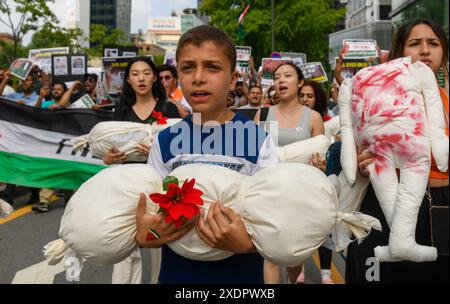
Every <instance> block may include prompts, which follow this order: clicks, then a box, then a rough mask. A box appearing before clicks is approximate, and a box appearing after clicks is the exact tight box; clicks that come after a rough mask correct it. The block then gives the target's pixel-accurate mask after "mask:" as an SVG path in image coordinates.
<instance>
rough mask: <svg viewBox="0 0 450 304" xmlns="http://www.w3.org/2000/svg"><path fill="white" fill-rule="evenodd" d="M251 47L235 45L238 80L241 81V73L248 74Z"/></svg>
mask: <svg viewBox="0 0 450 304" xmlns="http://www.w3.org/2000/svg"><path fill="white" fill-rule="evenodd" d="M251 55H252V48H251V47H250V46H236V71H237V72H238V73H239V76H238V81H243V80H244V78H243V77H242V76H241V75H249V74H250V56H251Z"/></svg>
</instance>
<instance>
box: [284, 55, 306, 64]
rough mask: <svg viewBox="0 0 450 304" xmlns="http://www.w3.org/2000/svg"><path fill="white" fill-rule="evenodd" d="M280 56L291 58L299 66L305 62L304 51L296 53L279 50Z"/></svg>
mask: <svg viewBox="0 0 450 304" xmlns="http://www.w3.org/2000/svg"><path fill="white" fill-rule="evenodd" d="M281 56H282V57H281V58H283V59H292V61H293V62H294V64H295V65H296V66H298V67H300V66H301V65H302V64H305V63H306V62H307V61H306V54H304V53H296V52H281Z"/></svg>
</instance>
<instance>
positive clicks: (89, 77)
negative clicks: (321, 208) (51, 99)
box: [59, 73, 98, 108]
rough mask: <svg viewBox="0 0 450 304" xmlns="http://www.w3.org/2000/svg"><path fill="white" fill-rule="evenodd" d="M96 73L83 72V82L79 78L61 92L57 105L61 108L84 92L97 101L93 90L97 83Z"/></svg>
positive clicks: (81, 95) (68, 104)
mask: <svg viewBox="0 0 450 304" xmlns="http://www.w3.org/2000/svg"><path fill="white" fill-rule="evenodd" d="M97 79H98V76H97V74H94V73H92V74H85V75H84V78H83V83H81V82H80V81H79V80H77V81H75V82H74V84H73V85H72V86H71V87H70V88H69V89H68V90H67V91H66V92H65V93H64V94H63V96H62V98H61V101H60V102H59V105H60V106H61V107H63V108H66V107H68V106H70V104H72V103H74V102H75V101H77V100H78V99H80V98H81V97H83V96H84V95H85V94H88V95H89V97H91V99H92V100H93V101H94V103H97V102H96V101H97V94H96V92H95V87H96V85H97Z"/></svg>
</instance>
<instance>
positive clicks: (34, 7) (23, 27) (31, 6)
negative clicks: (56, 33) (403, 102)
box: [0, 0, 58, 58]
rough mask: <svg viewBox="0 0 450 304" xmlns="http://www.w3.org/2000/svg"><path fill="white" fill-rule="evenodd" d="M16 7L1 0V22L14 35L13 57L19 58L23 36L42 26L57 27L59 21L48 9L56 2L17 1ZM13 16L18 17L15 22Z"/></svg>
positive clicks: (44, 0)
mask: <svg viewBox="0 0 450 304" xmlns="http://www.w3.org/2000/svg"><path fill="white" fill-rule="evenodd" d="M13 2H14V6H13V5H12V2H11V1H8V0H0V22H1V23H3V24H5V25H6V26H7V27H8V28H9V30H10V32H11V35H12V39H13V43H12V55H13V57H14V58H17V57H18V52H19V49H20V47H21V46H20V44H21V41H22V38H23V36H25V35H26V34H27V33H28V32H30V31H35V30H37V29H38V28H39V25H40V24H48V25H49V26H55V25H56V24H58V20H57V18H56V16H55V14H53V12H52V11H51V10H50V8H49V7H48V3H53V2H54V0H32V1H30V0H15V1H13ZM13 15H17V16H18V21H15V18H14V17H13Z"/></svg>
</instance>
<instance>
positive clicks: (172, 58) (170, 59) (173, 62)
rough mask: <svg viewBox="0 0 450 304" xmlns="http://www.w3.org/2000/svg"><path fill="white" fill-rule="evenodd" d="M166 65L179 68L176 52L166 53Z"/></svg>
mask: <svg viewBox="0 0 450 304" xmlns="http://www.w3.org/2000/svg"><path fill="white" fill-rule="evenodd" d="M164 64H167V65H170V66H173V67H175V68H176V67H177V59H176V54H175V52H174V51H166V54H165V56H164Z"/></svg>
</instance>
